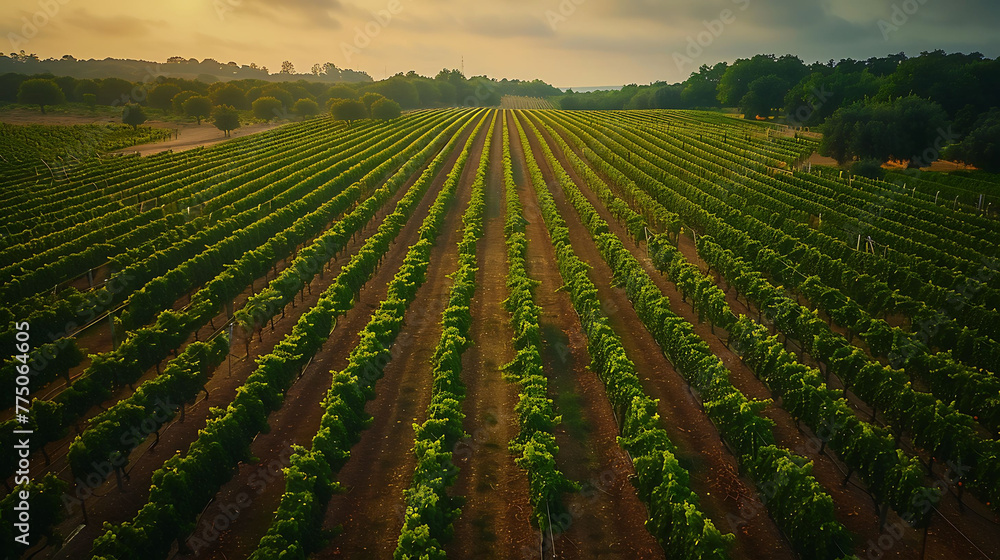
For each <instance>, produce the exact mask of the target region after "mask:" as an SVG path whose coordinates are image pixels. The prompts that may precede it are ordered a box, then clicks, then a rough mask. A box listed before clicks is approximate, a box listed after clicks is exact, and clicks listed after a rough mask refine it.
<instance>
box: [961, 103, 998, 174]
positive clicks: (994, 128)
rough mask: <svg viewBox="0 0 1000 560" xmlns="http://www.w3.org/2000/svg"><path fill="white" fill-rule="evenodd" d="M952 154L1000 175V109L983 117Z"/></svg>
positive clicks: (994, 109) (995, 109) (993, 110)
mask: <svg viewBox="0 0 1000 560" xmlns="http://www.w3.org/2000/svg"><path fill="white" fill-rule="evenodd" d="M951 154H952V155H953V156H954V157H955V158H957V159H959V160H961V161H964V162H966V163H969V164H971V165H975V166H976V167H978V168H980V169H983V170H986V171H991V172H994V173H1000V109H997V108H996V107H994V108H993V109H992V110H991V111H990V112H989V113H986V114H984V115H982V116H981V117H980V118H979V120H978V121H976V125H975V127H974V128H973V129H972V131H971V132H969V134H968V135H967V136H966V137H965V138H964V139H963V140H962V141H961V142H960V143H959V144H958V145H957V146H955V149H954V150H953V151H952V152H951Z"/></svg>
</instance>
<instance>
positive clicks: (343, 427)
mask: <svg viewBox="0 0 1000 560" xmlns="http://www.w3.org/2000/svg"><path fill="white" fill-rule="evenodd" d="M474 120H478V121H479V122H478V123H477V124H476V126H475V127H474V128H473V131H472V134H471V135H470V136H469V138H468V140H467V141H466V143H465V146H464V148H463V149H462V151H461V153H460V155H459V157H458V161H456V163H455V165H454V166H453V167H452V169H451V171H450V172H449V174H448V177H447V179H446V180H445V184H444V186H443V187H442V189H441V192H440V193H439V194H438V197H437V199H435V201H434V204H433V205H432V206H431V209H430V211H429V212H428V215H427V217H426V218H424V222H423V224H421V227H420V234H419V235H420V238H419V240H418V241H417V242H416V243H414V244H413V245H412V246H411V247H410V249H409V251H408V252H407V254H406V257H405V258H404V260H403V264H402V266H401V267H400V269H399V271H398V272H397V273H396V275H395V276H394V277H393V279H392V281H390V283H389V286H388V291H387V292H386V298H385V299H384V300H383V301H382V303H381V304H380V305H379V307H378V309H377V310H375V312H374V313H373V314H372V318H371V319H370V320H369V322H368V324H367V325H366V326H365V328H364V329H362V331H361V333H360V335H359V341H358V344H357V346H355V347H354V348H353V349H352V350H351V355H350V357H349V358H348V363H347V367H345V368H344V369H343V370H341V371H340V372H332V376H333V380H332V383H331V386H330V390H329V391H328V392H327V394H326V398H325V399H324V400H323V409H324V412H323V417H322V419H321V420H320V429H319V431H317V432H316V435H315V436H313V441H312V449H311V450H306V449H305V448H303V447H297V448H296V449H295V453H294V454H293V455H292V466H290V467H289V468H287V469H285V493H284V494H282V496H281V503H280V504H279V505H278V509H277V511H276V512H275V517H274V520H273V521H272V523H271V526H270V527H269V528H268V530H267V532H266V533H265V535H264V536H263V537H262V538H261V541H260V545H259V546H258V548H257V550H256V551H255V552H254V553H253V554H252V555H251V556H250V558H251V559H253V560H269V559H271V558H277V557H279V556H281V557H284V558H287V559H289V560H292V559H302V560H304V559H305V558H306V557H307V556H308V555H309V554H310V553H312V552H314V551H316V550H318V548H319V547H320V546H321V545H322V544H323V539H322V532H321V531H320V527H321V525H322V521H323V516H324V513H325V511H326V505H327V501H328V500H329V497H330V496H331V495H332V493H333V492H334V491H335V490H336V489H337V484H336V482H334V478H335V473H336V472H338V471H339V470H340V468H341V467H342V466H343V465H344V463H346V462H347V460H348V458H349V457H350V450H351V446H352V445H353V444H354V443H356V442H357V440H358V439H359V437H360V433H361V430H363V429H364V428H365V427H366V426H367V424H368V422H369V420H368V416H367V413H366V412H365V403H366V402H367V401H368V400H369V399H372V398H374V396H375V384H376V382H377V381H378V379H379V378H381V377H382V372H383V371H384V369H385V367H386V366H387V365H388V364H389V361H390V360H392V357H393V344H394V342H395V340H396V337H397V335H398V334H399V331H400V330H401V329H402V326H403V319H404V317H405V315H406V310H407V309H408V308H409V305H410V304H411V303H412V302H413V299H414V298H415V297H416V293H417V289H418V288H419V286H420V285H421V284H422V283H423V281H424V279H425V274H426V271H427V267H428V266H429V264H430V251H431V248H432V247H433V244H434V243H433V240H434V239H436V237H437V235H438V233H439V231H440V229H441V225H442V224H443V222H444V217H445V214H446V213H447V209H448V207H449V205H450V204H451V201H452V200H453V198H454V196H455V193H456V192H457V189H458V180H459V178H460V177H461V173H462V170H463V169H464V166H465V162H466V160H467V159H468V156H469V152H470V149H471V146H472V143H473V142H474V141H475V138H476V136H477V135H478V133H479V130H480V128H481V127H482V125H483V123H485V122H486V121H485V118H479V117H476V119H474ZM474 120H470V121H468V122H467V124H466V126H468V125H469V123H472V122H474ZM463 128H464V127H463ZM460 136H461V133H457V134H455V135H453V136H452V138H451V140H450V141H449V143H448V146H447V147H446V148H445V150H444V151H443V152H442V154H441V155H440V156H438V159H437V160H436V162H435V163H436V164H435V165H432V166H431V167H430V168H428V169H427V170H425V171H424V173H423V174H422V175H421V178H420V179H419V181H418V183H426V184H428V185H429V183H430V182H431V181H432V180H433V178H434V177H435V176H436V175H437V174H438V172H439V171H440V170H441V168H442V167H443V164H444V162H445V159H446V157H447V154H450V153H451V151H452V150H453V149H454V147H455V145H456V144H457V143H458V139H459V137H460ZM376 235H378V234H376Z"/></svg>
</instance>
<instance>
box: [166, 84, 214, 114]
mask: <svg viewBox="0 0 1000 560" xmlns="http://www.w3.org/2000/svg"><path fill="white" fill-rule="evenodd" d="M196 95H198V92H196V91H191V90H185V91H182V92H180V93H178V94H177V95H175V96H173V97H172V98H171V99H170V108H171V109H173V111H174V112H175V113H178V114H181V115H183V114H184V102H185V101H187V100H188V99H191V98H192V97H195V96H196ZM206 99H207V98H206Z"/></svg>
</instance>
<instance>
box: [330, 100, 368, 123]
mask: <svg viewBox="0 0 1000 560" xmlns="http://www.w3.org/2000/svg"><path fill="white" fill-rule="evenodd" d="M330 113H331V114H332V115H333V118H334V119H335V120H338V121H347V126H354V121H356V120H358V119H363V118H366V117H367V116H368V114H367V112H366V111H365V105H364V103H362V102H360V101H355V100H353V99H334V100H331V101H330Z"/></svg>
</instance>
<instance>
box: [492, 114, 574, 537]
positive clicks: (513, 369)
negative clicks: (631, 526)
mask: <svg viewBox="0 0 1000 560" xmlns="http://www.w3.org/2000/svg"><path fill="white" fill-rule="evenodd" d="M503 166H504V169H503V173H504V186H505V190H506V197H507V213H506V220H505V222H504V235H505V236H506V238H507V239H506V243H507V265H508V273H507V290H508V292H509V293H510V295H509V296H508V298H507V300H506V301H505V302H504V305H505V307H506V309H507V311H509V312H510V314H511V319H510V322H511V327H512V328H513V330H514V333H515V335H514V337H515V338H514V348H515V350H516V351H517V354H516V356H515V357H514V360H513V361H511V362H510V363H509V364H506V365H504V366H503V371H504V374H505V377H506V378H507V379H508V380H509V381H512V382H514V383H517V384H518V386H519V387H520V392H519V395H518V402H517V405H516V406H515V408H514V410H515V412H516V413H517V417H518V423H519V425H520V428H521V429H520V431H519V432H518V434H517V436H516V437H515V438H514V439H513V440H511V442H510V444H509V449H510V451H511V453H513V454H514V455H515V456H516V459H515V462H516V463H517V465H518V466H519V467H521V468H522V469H524V470H525V471H526V473H527V475H528V488H529V492H530V494H529V496H528V498H529V500H530V501H531V506H532V512H531V524H532V525H533V526H535V527H537V528H538V530H539V531H541V532H542V533H543V534H544V533H545V532H546V531H548V530H550V529H551V528H552V523H551V518H552V513H553V512H554V513H555V515H556V516H557V517H560V516H562V515H563V514H565V513H566V506H565V504H564V503H563V501H562V499H561V496H562V494H563V493H564V492H574V491H578V490H579V489H580V485H579V484H577V483H575V482H573V481H572V480H570V479H569V478H567V477H566V475H565V474H563V472H562V471H561V470H559V468H558V467H557V466H556V453H558V452H559V447H558V446H557V445H556V438H555V434H554V432H555V430H556V427H557V426H558V425H559V424H560V423H561V422H562V418H561V417H560V416H557V415H556V413H555V410H554V407H553V403H552V399H550V398H549V396H548V390H549V382H548V379H547V378H546V377H545V371H544V369H543V367H542V335H541V327H540V326H539V323H538V319H539V315H540V314H541V308H540V307H538V306H537V305H536V304H535V299H534V295H533V291H534V287H535V286H536V285H537V284H538V282H537V281H536V280H533V279H532V278H531V277H529V276H528V270H527V256H528V239H527V237H526V235H525V224H524V214H523V208H522V206H521V201H520V199H519V197H518V193H517V184H516V183H515V182H514V171H513V167H512V162H511V154H510V131H509V130H508V127H507V119H506V118H504V126H503Z"/></svg>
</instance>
